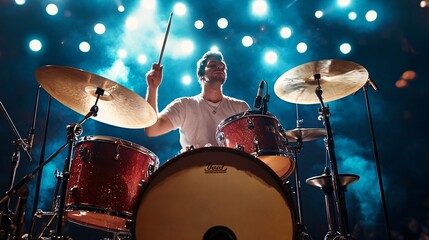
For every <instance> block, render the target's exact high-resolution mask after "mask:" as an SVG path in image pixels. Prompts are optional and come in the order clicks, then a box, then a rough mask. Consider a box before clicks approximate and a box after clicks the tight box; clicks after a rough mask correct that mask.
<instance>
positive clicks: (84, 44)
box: [79, 42, 91, 52]
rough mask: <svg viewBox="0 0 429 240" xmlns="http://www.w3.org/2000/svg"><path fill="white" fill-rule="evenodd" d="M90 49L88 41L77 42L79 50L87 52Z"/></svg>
mask: <svg viewBox="0 0 429 240" xmlns="http://www.w3.org/2000/svg"><path fill="white" fill-rule="evenodd" d="M90 49H91V45H89V43H88V42H81V43H80V44H79V50H80V51H81V52H89V50H90Z"/></svg>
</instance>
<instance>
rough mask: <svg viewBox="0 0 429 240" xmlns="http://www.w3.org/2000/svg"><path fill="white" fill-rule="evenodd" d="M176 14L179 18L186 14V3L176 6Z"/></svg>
mask: <svg viewBox="0 0 429 240" xmlns="http://www.w3.org/2000/svg"><path fill="white" fill-rule="evenodd" d="M174 13H175V14H177V15H179V16H183V15H185V14H186V6H185V4H184V3H181V2H179V3H176V4H175V5H174Z"/></svg>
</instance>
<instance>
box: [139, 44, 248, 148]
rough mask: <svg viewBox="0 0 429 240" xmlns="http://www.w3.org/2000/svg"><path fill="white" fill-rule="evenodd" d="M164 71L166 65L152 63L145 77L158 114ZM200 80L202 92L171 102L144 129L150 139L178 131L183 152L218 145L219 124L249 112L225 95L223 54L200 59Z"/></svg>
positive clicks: (198, 67)
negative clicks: (216, 135) (217, 129)
mask: <svg viewBox="0 0 429 240" xmlns="http://www.w3.org/2000/svg"><path fill="white" fill-rule="evenodd" d="M162 71H163V66H160V65H158V64H153V65H152V69H151V70H150V71H148V72H147V74H146V81H147V85H148V88H147V95H146V101H147V102H148V103H149V104H150V105H151V106H152V107H153V108H154V109H155V111H156V112H157V113H158V100H157V99H158V88H159V86H160V85H161V82H162ZM197 77H198V81H199V82H200V85H201V93H199V94H197V95H195V96H192V97H181V98H177V99H175V100H173V101H172V102H171V103H169V104H168V105H167V106H166V107H165V108H164V110H162V111H161V112H160V113H158V114H157V115H158V119H157V121H156V123H155V124H154V125H152V126H150V127H148V128H146V129H145V134H146V135H147V136H151V137H154V136H159V135H162V134H165V133H167V132H170V131H172V130H175V129H179V132H180V144H181V146H182V151H183V150H185V149H186V148H189V147H194V148H200V147H204V146H217V145H218V143H217V140H216V137H215V133H216V128H217V126H218V125H219V123H220V122H221V121H222V120H225V119H226V118H228V117H231V116H233V115H235V114H238V113H241V112H244V111H247V110H249V109H250V107H249V105H248V104H247V103H246V102H245V101H243V100H239V99H236V98H233V97H230V96H226V95H224V94H223V92H222V87H223V85H224V83H225V81H226V78H227V66H226V63H225V60H224V58H223V55H222V53H221V52H214V51H208V52H206V53H205V54H204V55H203V56H202V58H201V59H200V60H198V62H197Z"/></svg>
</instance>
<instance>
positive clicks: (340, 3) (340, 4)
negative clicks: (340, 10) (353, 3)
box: [337, 0, 350, 7]
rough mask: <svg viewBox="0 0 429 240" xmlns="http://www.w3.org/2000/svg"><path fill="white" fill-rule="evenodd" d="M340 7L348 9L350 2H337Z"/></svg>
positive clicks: (347, 0)
mask: <svg viewBox="0 0 429 240" xmlns="http://www.w3.org/2000/svg"><path fill="white" fill-rule="evenodd" d="M337 3H338V6H340V7H347V6H348V5H350V0H337Z"/></svg>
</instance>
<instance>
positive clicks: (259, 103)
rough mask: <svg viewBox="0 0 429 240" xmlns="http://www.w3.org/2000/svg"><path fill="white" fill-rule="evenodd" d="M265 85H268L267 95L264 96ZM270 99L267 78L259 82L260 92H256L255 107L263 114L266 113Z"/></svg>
mask: <svg viewBox="0 0 429 240" xmlns="http://www.w3.org/2000/svg"><path fill="white" fill-rule="evenodd" d="M264 85H265V86H266V90H265V95H264V97H262V91H263V89H264ZM269 101H270V95H269V94H268V83H267V81H265V80H262V81H261V82H260V83H259V87H258V93H257V94H256V98H255V102H254V104H253V107H255V109H256V111H258V112H259V113H262V114H266V113H267V111H268V105H267V103H268V102H269Z"/></svg>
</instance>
